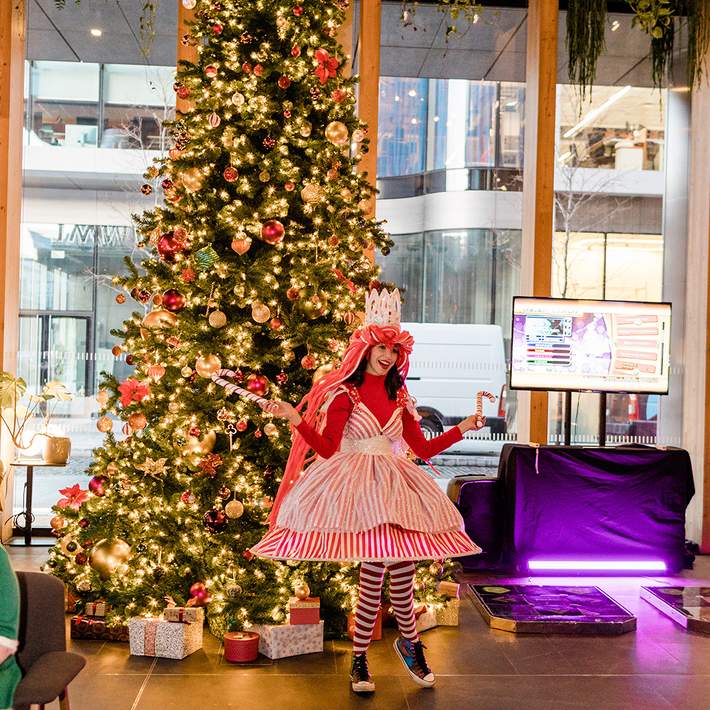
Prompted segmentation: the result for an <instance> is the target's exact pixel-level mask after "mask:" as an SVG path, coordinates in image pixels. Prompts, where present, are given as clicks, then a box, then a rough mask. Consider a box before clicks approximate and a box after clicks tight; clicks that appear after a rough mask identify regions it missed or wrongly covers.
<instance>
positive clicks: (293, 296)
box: [286, 286, 301, 301]
mask: <svg viewBox="0 0 710 710" xmlns="http://www.w3.org/2000/svg"><path fill="white" fill-rule="evenodd" d="M300 297H301V289H299V288H296V287H295V286H291V288H290V289H288V291H286V298H288V300H289V301H297V300H298V299H299V298H300Z"/></svg>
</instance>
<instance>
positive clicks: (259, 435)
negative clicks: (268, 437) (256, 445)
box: [254, 429, 263, 439]
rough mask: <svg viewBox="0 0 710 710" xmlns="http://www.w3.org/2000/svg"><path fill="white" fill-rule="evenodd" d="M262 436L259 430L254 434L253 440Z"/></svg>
mask: <svg viewBox="0 0 710 710" xmlns="http://www.w3.org/2000/svg"><path fill="white" fill-rule="evenodd" d="M262 436H263V434H262V433H261V431H260V430H259V429H257V430H256V431H255V432H254V438H255V439H261V437H262Z"/></svg>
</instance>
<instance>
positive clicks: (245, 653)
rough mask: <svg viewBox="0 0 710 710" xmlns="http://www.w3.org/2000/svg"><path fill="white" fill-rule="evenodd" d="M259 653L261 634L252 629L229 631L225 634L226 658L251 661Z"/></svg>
mask: <svg viewBox="0 0 710 710" xmlns="http://www.w3.org/2000/svg"><path fill="white" fill-rule="evenodd" d="M258 655H259V634H256V633H254V632H252V631H228V632H227V633H226V634H225V635H224V659H225V660H226V661H230V662H232V663H249V662H251V661H255V660H256V657H257V656H258Z"/></svg>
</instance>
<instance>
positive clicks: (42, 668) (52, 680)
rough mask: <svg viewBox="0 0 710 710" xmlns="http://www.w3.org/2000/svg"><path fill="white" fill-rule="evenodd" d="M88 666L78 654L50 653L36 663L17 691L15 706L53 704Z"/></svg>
mask: <svg viewBox="0 0 710 710" xmlns="http://www.w3.org/2000/svg"><path fill="white" fill-rule="evenodd" d="M85 665H86V659H85V658H84V657H83V656H80V655H79V654H78V653H70V652H68V651H50V652H49V653H45V654H43V655H42V656H40V657H39V658H38V659H36V660H35V661H34V663H33V664H32V667H31V668H30V669H29V670H28V671H27V674H26V675H25V677H24V678H23V679H22V680H21V681H20V684H19V685H18V686H17V690H16V691H15V705H30V704H32V703H37V704H41V703H51V702H52V701H53V700H54V699H55V698H57V696H58V695H59V693H61V692H62V691H63V690H64V688H66V687H67V685H69V683H70V682H71V681H72V680H73V679H74V678H75V677H76V676H77V675H78V673H79V671H81V669H82V668H83V667H84V666H85Z"/></svg>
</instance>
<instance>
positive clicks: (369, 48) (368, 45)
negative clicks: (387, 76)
mask: <svg viewBox="0 0 710 710" xmlns="http://www.w3.org/2000/svg"><path fill="white" fill-rule="evenodd" d="M381 10H382V8H381V3H380V0H367V1H366V2H361V3H360V38H359V40H360V41H359V53H358V56H359V62H358V70H359V71H358V74H359V75H360V94H359V97H358V114H359V116H360V119H361V120H362V121H364V122H365V123H366V124H367V135H368V138H369V139H370V144H369V147H368V152H367V153H365V154H364V155H363V158H362V160H361V161H360V164H359V167H358V169H359V171H360V172H361V173H365V174H366V175H367V178H368V180H369V182H370V185H372V187H373V188H374V187H375V186H376V184H377V125H378V112H379V106H380V31H381V30H380V23H381ZM375 211H376V201H375V198H374V196H373V198H372V199H371V200H370V204H369V205H368V209H367V216H368V217H374V216H375Z"/></svg>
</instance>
